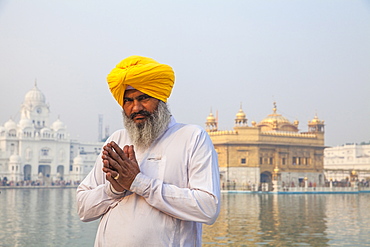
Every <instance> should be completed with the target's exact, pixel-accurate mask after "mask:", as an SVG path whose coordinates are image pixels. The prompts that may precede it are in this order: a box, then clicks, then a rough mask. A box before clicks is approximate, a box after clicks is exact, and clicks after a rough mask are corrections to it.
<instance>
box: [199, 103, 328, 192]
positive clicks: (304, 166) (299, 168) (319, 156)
mask: <svg viewBox="0 0 370 247" xmlns="http://www.w3.org/2000/svg"><path fill="white" fill-rule="evenodd" d="M298 125H299V122H298V121H297V120H296V121H294V122H290V121H289V120H288V119H287V118H285V117H284V116H282V115H281V114H278V113H277V107H276V103H274V107H273V110H272V113H271V114H269V115H268V116H267V117H266V118H265V119H263V120H262V121H260V122H259V123H257V122H255V121H252V123H251V126H249V125H248V120H247V118H246V114H245V113H244V112H243V109H242V108H240V110H239V112H238V113H237V114H236V117H235V126H234V128H233V129H232V130H218V120H217V119H216V118H215V116H214V115H213V114H212V112H211V113H210V114H209V116H208V117H207V120H206V130H207V132H208V133H209V135H210V137H211V139H212V142H213V144H214V146H215V149H216V152H217V153H218V159H219V166H220V175H221V184H222V188H223V189H236V190H238V189H241V190H243V189H246V190H271V189H272V181H274V180H275V181H279V184H280V185H281V186H283V187H284V186H285V187H291V186H293V187H294V186H303V185H304V184H305V183H308V184H309V185H311V186H320V185H323V184H324V182H325V178H324V170H323V168H324V167H323V158H324V148H325V146H324V121H322V120H320V119H319V118H318V117H317V116H315V117H314V118H313V119H312V120H311V121H309V122H308V130H307V131H305V132H299V129H298ZM266 186H267V187H266Z"/></svg>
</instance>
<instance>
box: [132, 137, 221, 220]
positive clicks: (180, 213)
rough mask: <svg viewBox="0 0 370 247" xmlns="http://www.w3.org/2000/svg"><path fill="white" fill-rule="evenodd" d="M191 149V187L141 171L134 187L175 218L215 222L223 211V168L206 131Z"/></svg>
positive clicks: (150, 202)
mask: <svg viewBox="0 0 370 247" xmlns="http://www.w3.org/2000/svg"><path fill="white" fill-rule="evenodd" d="M191 152H192V154H191V158H190V161H189V164H188V179H189V181H188V188H180V187H178V186H176V185H173V184H166V183H164V182H163V181H161V180H159V179H153V178H150V177H148V176H146V175H144V174H142V173H139V174H138V175H137V176H136V178H135V180H134V182H133V183H132V185H131V188H130V191H132V192H134V193H136V194H138V195H140V196H142V197H144V198H145V200H146V201H147V202H148V203H149V204H150V205H151V206H153V207H155V208H157V209H158V210H160V211H162V212H164V213H166V214H168V215H171V216H173V217H175V218H178V219H181V220H186V221H195V222H201V223H206V224H213V223H214V222H215V221H216V219H217V216H218V214H219V211H220V182H219V170H218V160H217V154H216V152H215V150H214V148H213V144H212V142H211V140H210V138H209V136H208V134H207V133H206V132H205V131H202V132H200V134H199V135H197V137H196V140H195V142H194V143H193V147H192V151H191ZM184 162H185V161H184ZM169 165H170V164H169Z"/></svg>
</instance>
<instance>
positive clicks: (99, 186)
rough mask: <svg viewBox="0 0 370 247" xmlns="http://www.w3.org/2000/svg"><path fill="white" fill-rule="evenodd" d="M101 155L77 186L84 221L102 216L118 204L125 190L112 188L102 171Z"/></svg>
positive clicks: (78, 210) (79, 205) (79, 209)
mask: <svg viewBox="0 0 370 247" xmlns="http://www.w3.org/2000/svg"><path fill="white" fill-rule="evenodd" d="M102 167H103V162H102V161H101V155H99V157H98V158H97V159H96V162H95V166H94V168H93V169H92V170H91V172H90V173H89V174H88V175H87V176H86V178H85V179H84V180H83V181H82V182H81V183H80V185H79V186H78V188H77V212H78V215H79V217H80V219H81V220H82V221H85V222H87V221H93V220H96V219H98V218H100V217H101V216H102V215H103V214H105V213H106V212H107V211H108V210H109V209H110V208H113V207H115V206H116V205H117V203H118V202H119V201H120V199H121V198H122V197H124V196H125V194H126V193H125V192H122V193H119V192H116V191H114V190H112V186H111V184H110V182H109V181H108V180H106V178H105V173H104V172H103V171H102Z"/></svg>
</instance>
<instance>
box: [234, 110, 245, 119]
mask: <svg viewBox="0 0 370 247" xmlns="http://www.w3.org/2000/svg"><path fill="white" fill-rule="evenodd" d="M245 116H246V115H245V113H244V111H243V109H242V108H240V109H239V111H238V113H237V114H236V116H235V119H240V120H242V119H245Z"/></svg>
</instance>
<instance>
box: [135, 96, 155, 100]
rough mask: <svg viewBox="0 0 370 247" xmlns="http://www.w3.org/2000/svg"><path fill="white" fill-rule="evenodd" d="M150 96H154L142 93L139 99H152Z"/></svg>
mask: <svg viewBox="0 0 370 247" xmlns="http://www.w3.org/2000/svg"><path fill="white" fill-rule="evenodd" d="M150 98H152V97H150V96H149V95H141V96H139V97H138V99H137V100H139V101H142V100H147V99H150Z"/></svg>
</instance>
